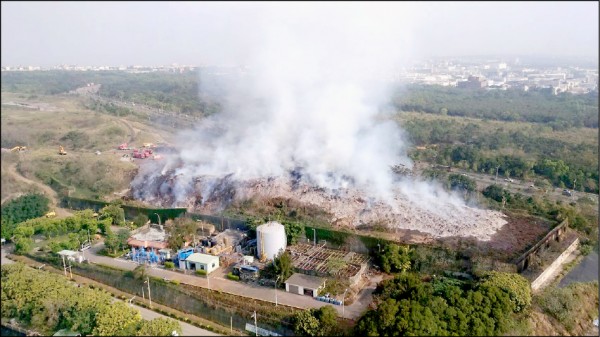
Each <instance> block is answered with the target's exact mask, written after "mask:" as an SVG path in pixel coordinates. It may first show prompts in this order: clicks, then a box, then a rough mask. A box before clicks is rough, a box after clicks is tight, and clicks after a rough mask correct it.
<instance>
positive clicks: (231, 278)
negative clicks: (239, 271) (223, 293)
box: [227, 272, 240, 281]
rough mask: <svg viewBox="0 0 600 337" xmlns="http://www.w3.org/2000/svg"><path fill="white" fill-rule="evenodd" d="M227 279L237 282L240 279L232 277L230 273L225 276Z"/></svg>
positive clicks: (235, 276)
mask: <svg viewBox="0 0 600 337" xmlns="http://www.w3.org/2000/svg"><path fill="white" fill-rule="evenodd" d="M227 278H228V279H230V280H233V281H239V280H240V277H239V276H237V275H233V274H232V273H231V272H230V273H229V274H227Z"/></svg>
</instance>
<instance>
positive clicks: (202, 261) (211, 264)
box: [184, 253, 219, 274]
mask: <svg viewBox="0 0 600 337" xmlns="http://www.w3.org/2000/svg"><path fill="white" fill-rule="evenodd" d="M184 261H185V267H186V269H189V270H204V271H206V273H207V274H210V273H211V272H213V271H214V270H215V269H218V268H219V257H218V256H214V255H208V254H201V253H193V254H191V255H190V256H188V257H187V258H186V259H185V260H184Z"/></svg>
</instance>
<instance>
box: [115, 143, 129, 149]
mask: <svg viewBox="0 0 600 337" xmlns="http://www.w3.org/2000/svg"><path fill="white" fill-rule="evenodd" d="M117 149H119V150H131V148H130V147H129V146H127V143H123V144H121V145H119V147H118V148H117Z"/></svg>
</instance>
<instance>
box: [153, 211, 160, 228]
mask: <svg viewBox="0 0 600 337" xmlns="http://www.w3.org/2000/svg"><path fill="white" fill-rule="evenodd" d="M154 214H156V216H157V217H158V225H159V226H160V215H158V213H154Z"/></svg>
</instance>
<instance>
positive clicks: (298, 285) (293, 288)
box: [285, 273, 325, 297]
mask: <svg viewBox="0 0 600 337" xmlns="http://www.w3.org/2000/svg"><path fill="white" fill-rule="evenodd" d="M323 287H325V279H324V278H320V277H317V276H310V275H305V274H298V273H295V274H293V275H292V276H290V278H288V279H287V280H286V281H285V291H287V292H289V293H292V294H298V295H307V296H312V297H317V296H318V295H319V290H321V289H322V288H323Z"/></svg>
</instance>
